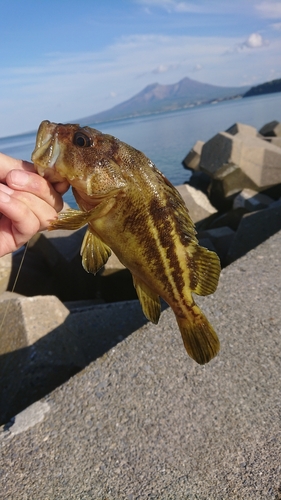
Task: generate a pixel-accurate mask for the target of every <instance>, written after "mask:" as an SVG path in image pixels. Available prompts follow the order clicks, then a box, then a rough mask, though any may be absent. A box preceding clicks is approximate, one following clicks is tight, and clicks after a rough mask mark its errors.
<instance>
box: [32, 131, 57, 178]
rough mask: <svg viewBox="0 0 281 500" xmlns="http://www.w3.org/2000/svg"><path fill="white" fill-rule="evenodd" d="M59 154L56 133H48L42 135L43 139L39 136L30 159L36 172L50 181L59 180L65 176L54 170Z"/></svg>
mask: <svg viewBox="0 0 281 500" xmlns="http://www.w3.org/2000/svg"><path fill="white" fill-rule="evenodd" d="M39 132H40V131H39ZM39 132H38V135H39ZM59 155H60V144H59V142H58V140H57V137H56V135H53V134H51V133H48V134H46V135H45V136H44V139H43V138H42V137H41V138H40V136H39V138H38V139H37V143H36V147H35V149H34V151H33V153H32V155H31V160H32V161H33V163H34V166H35V168H36V170H37V172H38V174H39V175H41V176H42V177H45V178H46V179H47V180H48V181H50V182H61V181H64V180H65V177H63V176H62V175H61V174H60V173H59V172H57V170H56V161H57V159H58V158H59Z"/></svg>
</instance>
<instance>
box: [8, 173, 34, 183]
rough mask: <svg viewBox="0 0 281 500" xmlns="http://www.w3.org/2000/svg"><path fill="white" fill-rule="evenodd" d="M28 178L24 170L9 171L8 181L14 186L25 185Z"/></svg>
mask: <svg viewBox="0 0 281 500" xmlns="http://www.w3.org/2000/svg"><path fill="white" fill-rule="evenodd" d="M29 179H30V177H29V174H28V173H27V172H24V170H11V172H10V181H11V183H12V184H13V185H14V186H26V184H28V183H29Z"/></svg>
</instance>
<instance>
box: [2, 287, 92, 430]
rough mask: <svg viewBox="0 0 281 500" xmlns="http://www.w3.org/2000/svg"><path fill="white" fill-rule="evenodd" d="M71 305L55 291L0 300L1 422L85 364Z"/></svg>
mask: <svg viewBox="0 0 281 500" xmlns="http://www.w3.org/2000/svg"><path fill="white" fill-rule="evenodd" d="M68 315H69V311H68V309H67V308H66V307H65V306H64V305H63V304H62V303H61V302H60V301H59V300H58V299H57V297H53V296H37V297H16V298H14V297H13V298H11V299H8V300H3V301H1V302H0V318H1V320H0V321H1V330H0V421H1V422H5V421H7V419H8V418H10V417H11V416H13V415H14V414H15V413H17V412H18V411H21V410H22V409H23V408H24V407H25V406H26V402H27V400H28V401H29V403H30V402H33V401H36V400H37V399H39V398H40V397H41V396H42V395H43V393H44V394H46V391H50V390H52V389H53V388H54V387H57V386H58V385H59V384H60V383H62V382H63V381H65V380H67V379H68V378H69V377H70V376H71V375H73V374H74V373H76V372H77V371H78V370H79V369H81V368H82V367H83V366H85V357H84V354H83V352H82V351H81V348H80V346H79V341H78V338H77V337H76V335H75V333H74V332H73V330H72V329H71V327H70V325H69V324H67V325H66V321H67V317H68Z"/></svg>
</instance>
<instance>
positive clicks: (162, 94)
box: [78, 77, 249, 125]
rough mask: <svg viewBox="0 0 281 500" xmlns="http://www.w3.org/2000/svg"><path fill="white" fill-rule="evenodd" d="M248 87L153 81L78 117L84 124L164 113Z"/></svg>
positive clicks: (232, 94)
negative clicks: (108, 106)
mask: <svg viewBox="0 0 281 500" xmlns="http://www.w3.org/2000/svg"><path fill="white" fill-rule="evenodd" d="M247 90H249V86H248V87H220V86H216V85H210V84H208V83H201V82H197V81H196V80H192V79H191V78H187V77H186V78H183V79H182V80H180V81H179V82H178V83H175V84H171V85H160V84H159V83H153V84H151V85H148V86H147V87H145V88H144V89H143V90H142V91H141V92H139V93H138V94H136V95H135V96H133V97H131V99H128V100H127V101H124V102H122V103H120V104H117V105H116V106H114V107H113V108H111V109H108V110H107V111H102V112H101V113H97V114H95V115H91V116H88V117H86V118H82V119H80V120H78V123H80V124H81V125H85V124H89V123H90V124H94V123H100V122H105V121H111V120H119V119H121V118H129V117H133V116H141V115H148V114H151V113H163V112H164V111H174V110H177V109H183V108H188V107H191V106H195V105H199V104H204V103H209V102H212V101H221V100H224V99H231V98H234V97H238V96H239V97H242V96H243V95H244V94H245V92H247Z"/></svg>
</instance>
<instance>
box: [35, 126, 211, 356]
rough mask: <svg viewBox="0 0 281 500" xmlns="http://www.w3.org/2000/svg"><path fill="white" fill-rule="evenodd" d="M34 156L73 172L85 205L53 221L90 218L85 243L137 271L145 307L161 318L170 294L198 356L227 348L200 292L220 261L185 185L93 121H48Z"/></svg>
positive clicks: (93, 258) (75, 222)
mask: <svg viewBox="0 0 281 500" xmlns="http://www.w3.org/2000/svg"><path fill="white" fill-rule="evenodd" d="M32 160H33V162H34V164H35V167H36V168H37V171H38V172H39V173H40V174H41V175H44V176H45V177H46V178H47V179H48V180H49V181H50V182H55V181H60V180H64V179H67V180H68V182H69V183H70V184H71V186H72V189H73V194H74V196H75V199H76V201H77V204H78V206H79V208H80V210H72V209H71V210H70V211H68V212H66V213H63V214H60V215H59V217H58V220H56V221H54V222H52V223H51V225H50V229H56V228H62V229H64V228H65V229H76V228H78V227H82V226H83V225H85V224H86V223H88V230H87V232H86V234H85V238H84V241H83V244H82V247H81V255H82V264H83V266H84V268H85V269H86V271H88V272H92V273H96V272H97V271H98V269H99V268H100V267H101V266H102V265H104V264H105V263H106V261H107V259H108V257H109V255H110V252H111V250H112V251H114V253H115V254H116V255H117V257H118V258H119V259H120V261H121V262H122V263H123V264H124V265H125V266H126V267H127V268H128V269H129V270H130V271H131V273H132V277H133V282H134V286H135V288H136V291H137V294H138V297H139V300H140V302H141V305H142V309H143V312H144V314H145V315H146V317H147V318H148V319H150V320H151V321H153V322H154V323H157V322H158V319H159V316H160V312H161V305H160V298H159V297H162V298H163V299H164V300H165V301H166V302H167V303H168V304H169V305H170V306H171V308H172V309H173V311H174V313H175V316H176V319H177V322H178V325H179V329H180V331H181V334H182V338H183V342H184V345H185V348H186V350H187V353H188V354H189V355H190V356H191V357H192V358H193V359H194V360H195V361H197V362H198V363H200V364H204V363H206V362H208V361H210V360H211V359H212V358H213V357H214V356H215V355H216V354H217V353H218V351H219V340H218V337H217V335H216V333H215V331H214V329H213V327H212V326H211V325H210V323H209V321H208V320H207V318H206V317H205V316H204V314H203V313H202V311H201V310H200V308H199V307H198V306H197V305H196V303H195V301H194V299H193V295H192V293H196V294H198V295H208V294H210V293H213V292H214V291H215V290H216V287H217V284H218V279H219V274H220V263H219V259H218V257H217V255H216V254H215V253H214V252H210V251H209V250H207V249H205V248H203V247H201V246H199V244H198V241H197V239H196V231H195V227H194V224H193V222H192V220H191V218H190V216H189V213H188V210H187V208H186V207H185V204H184V201H183V199H182V198H181V196H180V194H179V192H178V191H177V190H176V189H175V188H174V186H172V184H171V183H170V182H169V181H168V180H167V179H166V177H165V176H164V175H163V174H162V173H161V172H160V171H159V170H157V168H156V167H155V165H154V164H153V163H152V162H151V161H150V160H149V159H148V158H147V157H146V156H145V155H144V154H143V153H142V152H140V151H138V150H136V149H134V148H133V147H132V146H129V145H127V144H125V143H124V142H122V141H120V140H118V139H116V138H115V137H112V136H110V135H107V134H102V133H101V132H99V131H98V130H95V129H92V128H90V127H80V126H79V125H74V124H66V125H63V124H56V123H51V122H49V121H47V120H46V121H44V122H42V124H41V125H40V127H39V129H38V134H37V140H36V146H35V149H34V152H33V154H32Z"/></svg>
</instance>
